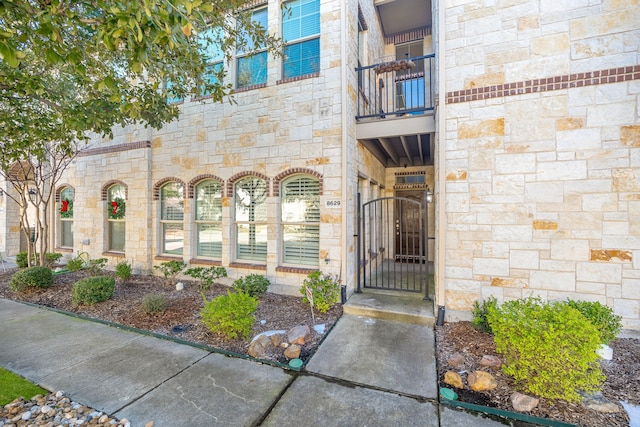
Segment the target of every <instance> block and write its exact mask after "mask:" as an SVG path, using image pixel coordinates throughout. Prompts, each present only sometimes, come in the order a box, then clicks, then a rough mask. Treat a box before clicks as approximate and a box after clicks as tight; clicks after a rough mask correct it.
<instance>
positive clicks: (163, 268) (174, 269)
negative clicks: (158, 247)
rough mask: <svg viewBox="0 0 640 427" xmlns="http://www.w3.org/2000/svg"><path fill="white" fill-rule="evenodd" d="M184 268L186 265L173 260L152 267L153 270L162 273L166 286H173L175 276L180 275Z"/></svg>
mask: <svg viewBox="0 0 640 427" xmlns="http://www.w3.org/2000/svg"><path fill="white" fill-rule="evenodd" d="M186 266H187V264H185V263H184V262H182V261H177V260H173V261H167V262H163V263H162V264H160V265H154V266H153V268H155V269H156V270H159V271H160V272H161V273H162V275H163V276H164V278H165V280H166V282H167V284H169V285H175V282H176V276H177V275H178V274H180V272H181V271H182V270H184V269H185V267H186Z"/></svg>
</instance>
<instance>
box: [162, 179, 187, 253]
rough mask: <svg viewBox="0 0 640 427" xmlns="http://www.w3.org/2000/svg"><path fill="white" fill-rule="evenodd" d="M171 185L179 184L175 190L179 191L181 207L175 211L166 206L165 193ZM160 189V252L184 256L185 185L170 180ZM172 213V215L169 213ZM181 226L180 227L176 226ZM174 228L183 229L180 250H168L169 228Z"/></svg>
mask: <svg viewBox="0 0 640 427" xmlns="http://www.w3.org/2000/svg"><path fill="white" fill-rule="evenodd" d="M171 185H175V186H177V188H176V189H175V191H176V192H177V194H178V196H177V200H176V202H177V207H180V208H179V209H177V210H176V211H175V212H174V211H173V210H172V211H169V210H168V209H174V208H173V207H167V206H166V203H167V201H166V198H165V195H164V192H165V189H166V188H167V187H169V186H171ZM159 191H160V227H159V228H160V230H159V232H160V239H159V241H160V242H159V243H160V253H161V254H162V255H168V256H182V255H184V249H185V234H184V233H185V230H184V185H183V184H182V183H181V182H178V181H169V182H166V183H165V184H163V185H162V187H160V189H159ZM177 207H176V208H177ZM169 214H170V215H169ZM176 226H179V227H176ZM169 228H174V229H176V230H181V231H182V247H181V249H180V250H179V251H171V250H167V230H168V229H169Z"/></svg>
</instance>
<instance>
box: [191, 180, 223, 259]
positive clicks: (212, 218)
mask: <svg viewBox="0 0 640 427" xmlns="http://www.w3.org/2000/svg"><path fill="white" fill-rule="evenodd" d="M195 194H196V210H195V215H196V219H195V221H196V233H197V236H196V239H197V242H198V243H197V245H198V246H197V254H196V255H197V256H199V257H210V258H220V257H222V186H221V185H220V183H219V182H218V181H216V180H213V179H208V180H205V181H202V182H200V183H199V184H198V185H197V186H196V191H195Z"/></svg>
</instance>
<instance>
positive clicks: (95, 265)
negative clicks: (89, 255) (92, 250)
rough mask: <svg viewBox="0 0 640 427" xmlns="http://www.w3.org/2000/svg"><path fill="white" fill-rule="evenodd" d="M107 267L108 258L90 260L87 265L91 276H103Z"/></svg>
mask: <svg viewBox="0 0 640 427" xmlns="http://www.w3.org/2000/svg"><path fill="white" fill-rule="evenodd" d="M106 265H107V259H106V258H96V259H89V260H88V261H87V263H86V268H87V271H88V272H89V275H90V276H94V277H95V276H101V275H102V273H103V271H102V270H104V267H105V266H106Z"/></svg>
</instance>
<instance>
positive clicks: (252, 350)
mask: <svg viewBox="0 0 640 427" xmlns="http://www.w3.org/2000/svg"><path fill="white" fill-rule="evenodd" d="M272 346H273V344H272V343H271V338H270V337H268V336H266V335H260V336H258V337H257V338H256V339H254V340H253V341H252V342H251V344H250V345H249V350H248V351H247V353H248V354H249V356H251V357H255V358H257V359H259V358H261V357H264V356H265V355H267V353H268V352H269V349H270V348H271V347H272Z"/></svg>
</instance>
